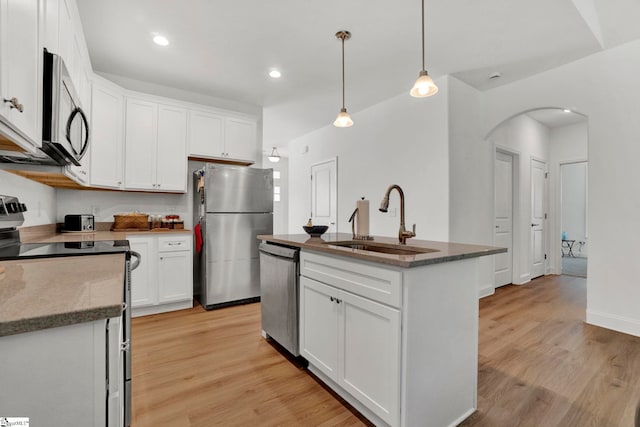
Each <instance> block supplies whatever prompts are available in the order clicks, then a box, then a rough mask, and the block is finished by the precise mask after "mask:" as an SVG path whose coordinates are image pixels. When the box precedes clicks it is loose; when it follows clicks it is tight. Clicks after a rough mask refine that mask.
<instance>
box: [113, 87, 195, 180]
mask: <svg viewBox="0 0 640 427" xmlns="http://www.w3.org/2000/svg"><path fill="white" fill-rule="evenodd" d="M186 117H187V115H186V110H185V109H183V108H179V107H173V106H169V105H162V104H158V103H156V102H153V101H147V100H143V99H137V98H133V97H127V99H126V111H125V181H124V182H125V188H126V189H128V190H148V191H149V190H150V191H175V192H185V191H186V189H187V176H186V168H187V166H186V165H187V159H186V157H187V156H186V135H187V120H186Z"/></svg>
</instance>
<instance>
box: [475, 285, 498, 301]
mask: <svg viewBox="0 0 640 427" xmlns="http://www.w3.org/2000/svg"><path fill="white" fill-rule="evenodd" d="M495 293H496V288H494V287H493V285H488V286H485V287H483V288H481V289H480V290H479V291H478V299H480V298H484V297H488V296H490V295H493V294H495Z"/></svg>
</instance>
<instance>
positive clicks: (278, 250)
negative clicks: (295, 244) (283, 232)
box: [259, 242, 300, 262]
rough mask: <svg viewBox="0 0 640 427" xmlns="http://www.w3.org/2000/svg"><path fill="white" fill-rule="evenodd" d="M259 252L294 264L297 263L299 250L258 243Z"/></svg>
mask: <svg viewBox="0 0 640 427" xmlns="http://www.w3.org/2000/svg"><path fill="white" fill-rule="evenodd" d="M259 250H260V252H261V253H263V254H266V255H271V256H275V257H278V258H284V259H288V260H292V261H295V262H298V259H299V258H300V249H299V248H291V247H287V246H279V245H273V244H270V243H265V242H262V243H260V247H259Z"/></svg>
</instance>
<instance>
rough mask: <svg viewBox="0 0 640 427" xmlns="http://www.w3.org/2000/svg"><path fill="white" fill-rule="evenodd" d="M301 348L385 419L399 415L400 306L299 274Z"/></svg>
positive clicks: (390, 420) (391, 420)
mask: <svg viewBox="0 0 640 427" xmlns="http://www.w3.org/2000/svg"><path fill="white" fill-rule="evenodd" d="M300 287H301V293H300V318H301V329H300V352H301V355H302V356H303V357H305V358H306V359H307V360H308V361H309V363H311V364H313V365H314V366H315V367H316V368H318V369H319V370H320V371H321V372H323V373H324V374H325V375H326V376H327V377H328V378H330V379H331V380H333V381H334V382H335V383H336V384H338V385H339V386H340V387H342V388H343V389H344V390H346V391H347V392H349V393H350V394H351V395H352V396H353V397H355V398H356V399H357V400H358V401H359V402H360V403H362V404H363V405H365V406H366V407H367V408H368V409H369V410H371V411H372V412H373V413H375V414H376V415H377V416H379V417H380V418H381V419H383V420H384V421H385V422H387V423H389V424H390V425H397V424H398V423H399V418H400V333H401V331H400V311H399V310H398V309H395V308H391V307H387V306H384V305H382V304H379V303H376V302H374V301H371V300H369V299H366V298H362V297H359V296H357V295H354V294H352V293H350V292H346V291H344V290H341V289H337V288H334V287H332V286H328V285H326V284H323V283H320V282H318V281H315V280H313V279H309V278H307V277H301V278H300Z"/></svg>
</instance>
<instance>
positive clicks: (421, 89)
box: [409, 0, 438, 98]
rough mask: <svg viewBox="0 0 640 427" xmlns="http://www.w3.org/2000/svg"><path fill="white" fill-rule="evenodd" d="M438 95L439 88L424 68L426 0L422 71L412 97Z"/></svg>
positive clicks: (412, 91)
mask: <svg viewBox="0 0 640 427" xmlns="http://www.w3.org/2000/svg"><path fill="white" fill-rule="evenodd" d="M436 93H438V86H436V84H435V83H434V82H433V80H432V79H431V77H429V73H427V69H426V68H425V67H424V0H422V70H421V71H420V74H418V80H416V82H415V83H414V85H413V87H412V88H411V92H409V94H411V96H413V97H416V98H426V97H427V96H431V95H435V94H436Z"/></svg>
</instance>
